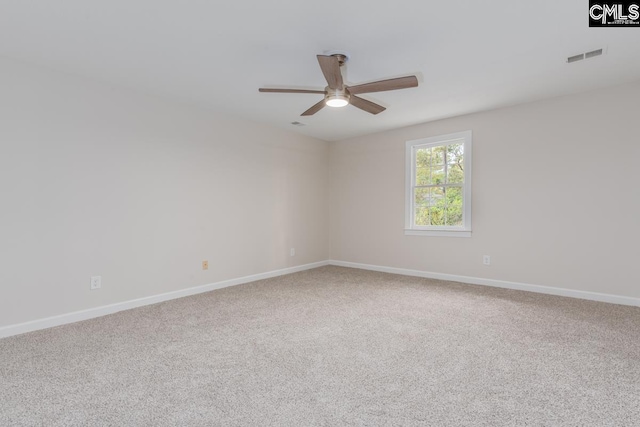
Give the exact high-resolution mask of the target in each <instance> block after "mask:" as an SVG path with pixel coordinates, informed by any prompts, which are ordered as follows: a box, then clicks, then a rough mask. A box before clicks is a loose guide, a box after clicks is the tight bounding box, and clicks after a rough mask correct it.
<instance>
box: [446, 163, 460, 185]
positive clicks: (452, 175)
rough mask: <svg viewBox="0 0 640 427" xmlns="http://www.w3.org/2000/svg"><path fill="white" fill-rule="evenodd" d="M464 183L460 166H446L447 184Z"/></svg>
mask: <svg viewBox="0 0 640 427" xmlns="http://www.w3.org/2000/svg"><path fill="white" fill-rule="evenodd" d="M462 183H464V170H463V165H462V164H453V165H448V167H447V184H462Z"/></svg>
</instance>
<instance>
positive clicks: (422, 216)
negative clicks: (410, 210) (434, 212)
mask: <svg viewBox="0 0 640 427" xmlns="http://www.w3.org/2000/svg"><path fill="white" fill-rule="evenodd" d="M414 223H415V225H431V223H430V222H429V208H420V207H418V208H416V211H415V218H414Z"/></svg>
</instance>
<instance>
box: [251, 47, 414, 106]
mask: <svg viewBox="0 0 640 427" xmlns="http://www.w3.org/2000/svg"><path fill="white" fill-rule="evenodd" d="M317 57H318V63H319V64H320V69H321V70H322V74H324V78H325V79H327V84H328V86H327V87H325V88H324V90H306V89H269V88H263V87H261V88H260V89H258V90H259V91H260V92H277V93H317V94H319V95H320V94H321V95H324V99H323V100H322V101H320V102H318V103H317V104H315V105H314V106H312V107H311V108H309V109H308V110H307V111H305V112H304V113H302V114H301V116H311V115H313V114H315V113H317V112H318V111H320V110H321V109H322V108H323V107H324V106H325V105H327V106H329V107H344V106H346V105H349V104H351V105H353V106H354V107H357V108H360V109H361V110H364V111H366V112H368V113H371V114H378V113H381V112H383V111H384V110H385V109H386V108H385V107H383V106H382V105H378V104H376V103H374V102H371V101H367V100H366V99H363V98H360V97H359V96H356V95H359V94H361V93H371V92H384V91H387V90H396V89H406V88H410V87H416V86H418V79H417V78H416V76H406V77H398V78H395V79H388V80H379V81H376V82H371V83H364V84H360V85H356V86H346V85H345V84H344V82H343V80H342V73H341V72H340V67H342V66H343V65H344V63H345V62H347V60H348V59H349V57H348V56H347V55H345V54H344V53H334V54H332V55H318V56H317Z"/></svg>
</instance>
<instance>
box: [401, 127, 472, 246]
mask: <svg viewBox="0 0 640 427" xmlns="http://www.w3.org/2000/svg"><path fill="white" fill-rule="evenodd" d="M461 140H462V141H464V186H463V188H464V211H463V214H462V215H463V224H464V225H463V226H462V227H447V226H414V225H413V215H414V209H413V191H412V189H413V185H414V179H415V176H416V174H415V161H414V156H413V153H414V151H415V148H416V147H432V146H436V145H442V144H446V143H448V142H454V141H461ZM471 151H472V134H471V131H470V130H468V131H465V132H457V133H450V134H448V135H440V136H434V137H431V138H423V139H415V140H412V141H407V142H406V148H405V173H406V175H405V206H404V207H405V209H404V211H405V217H404V234H405V235H407V236H441V237H444V236H447V237H471V164H472V160H471V158H472V154H471Z"/></svg>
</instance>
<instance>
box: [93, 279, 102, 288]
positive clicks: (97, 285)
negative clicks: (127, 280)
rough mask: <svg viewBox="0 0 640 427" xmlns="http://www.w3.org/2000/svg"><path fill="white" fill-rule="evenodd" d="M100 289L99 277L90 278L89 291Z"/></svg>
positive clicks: (100, 281)
mask: <svg viewBox="0 0 640 427" xmlns="http://www.w3.org/2000/svg"><path fill="white" fill-rule="evenodd" d="M101 287H102V277H101V276H91V290H94V289H100V288H101Z"/></svg>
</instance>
